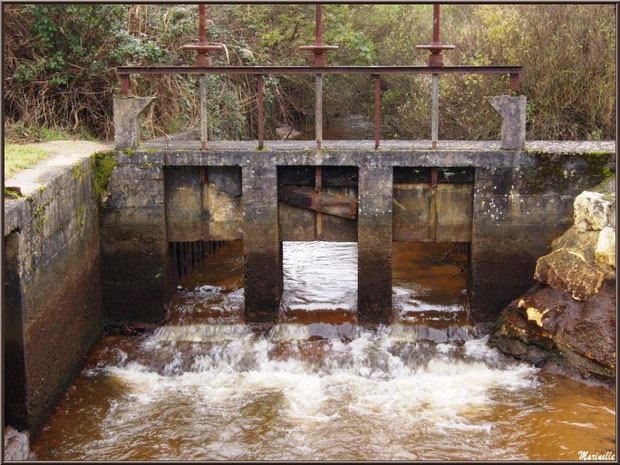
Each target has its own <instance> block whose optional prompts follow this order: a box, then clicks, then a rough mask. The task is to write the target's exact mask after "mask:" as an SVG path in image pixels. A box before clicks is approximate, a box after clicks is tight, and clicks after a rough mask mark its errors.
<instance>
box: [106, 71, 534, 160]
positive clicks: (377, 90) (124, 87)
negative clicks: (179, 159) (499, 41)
mask: <svg viewBox="0 0 620 465" xmlns="http://www.w3.org/2000/svg"><path fill="white" fill-rule="evenodd" d="M116 71H117V74H118V77H119V79H120V84H121V89H120V93H121V95H124V96H130V95H131V82H130V76H131V75H153V74H198V75H206V74H220V75H222V74H223V75H235V74H246V75H248V74H253V75H255V76H256V81H257V104H258V146H259V148H263V146H264V136H265V134H264V101H263V100H264V77H265V76H269V75H291V74H311V75H315V76H316V77H317V86H316V91H315V102H316V104H315V124H316V132H315V134H316V143H317V148H319V149H320V148H321V144H322V136H321V133H322V118H321V115H322V102H323V95H322V76H323V75H324V74H367V75H370V76H371V77H373V78H374V94H375V99H374V103H375V112H374V137H375V148H379V144H380V140H381V86H380V81H379V77H380V76H381V75H385V74H388V75H390V74H432V75H439V74H449V73H464V74H499V75H506V74H508V75H510V91H511V92H518V91H519V77H520V74H521V73H522V71H523V68H522V67H521V66H443V67H441V68H438V67H431V66H325V67H315V66H119V67H118V68H117V69H116ZM204 106H205V103H204V102H201V107H204ZM202 118H204V115H203V116H202ZM203 142H205V143H206V140H203ZM204 148H206V147H205V145H204V144H203V149H204Z"/></svg>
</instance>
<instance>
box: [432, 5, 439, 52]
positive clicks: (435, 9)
mask: <svg viewBox="0 0 620 465" xmlns="http://www.w3.org/2000/svg"><path fill="white" fill-rule="evenodd" d="M440 11H441V9H440V7H439V3H435V4H434V5H433V44H438V43H439V24H440V22H441V18H440V15H441V13H440Z"/></svg>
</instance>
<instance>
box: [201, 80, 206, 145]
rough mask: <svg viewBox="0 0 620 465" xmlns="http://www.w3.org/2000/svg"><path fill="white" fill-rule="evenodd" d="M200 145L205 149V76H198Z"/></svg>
mask: <svg viewBox="0 0 620 465" xmlns="http://www.w3.org/2000/svg"><path fill="white" fill-rule="evenodd" d="M200 146H201V149H202V150H207V76H206V75H204V74H203V75H202V76H200Z"/></svg>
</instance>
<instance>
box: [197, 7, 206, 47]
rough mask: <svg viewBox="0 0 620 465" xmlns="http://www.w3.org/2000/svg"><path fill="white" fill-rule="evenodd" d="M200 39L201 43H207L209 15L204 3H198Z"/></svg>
mask: <svg viewBox="0 0 620 465" xmlns="http://www.w3.org/2000/svg"><path fill="white" fill-rule="evenodd" d="M198 40H199V41H200V43H201V44H206V43H207V15H206V11H205V5H204V3H201V4H200V5H198Z"/></svg>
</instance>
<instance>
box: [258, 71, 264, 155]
mask: <svg viewBox="0 0 620 465" xmlns="http://www.w3.org/2000/svg"><path fill="white" fill-rule="evenodd" d="M257 83H258V148H259V149H262V148H263V146H264V145H265V128H264V125H263V117H264V103H263V87H264V81H263V77H262V76H257Z"/></svg>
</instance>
